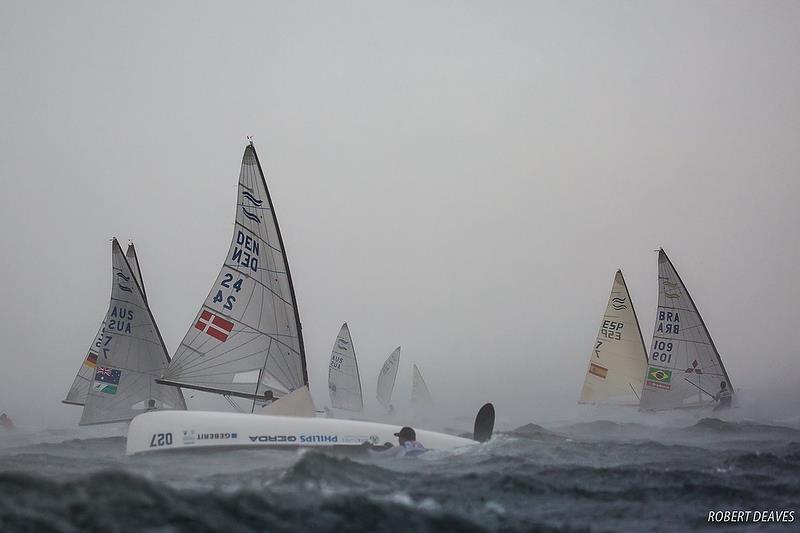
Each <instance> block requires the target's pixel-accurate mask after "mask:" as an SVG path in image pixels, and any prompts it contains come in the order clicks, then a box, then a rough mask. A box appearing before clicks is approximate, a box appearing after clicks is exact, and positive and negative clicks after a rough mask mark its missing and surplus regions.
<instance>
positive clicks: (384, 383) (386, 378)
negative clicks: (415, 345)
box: [377, 346, 400, 409]
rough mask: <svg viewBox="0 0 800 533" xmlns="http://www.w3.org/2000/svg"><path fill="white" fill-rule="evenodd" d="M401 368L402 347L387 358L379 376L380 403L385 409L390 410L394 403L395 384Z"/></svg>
mask: <svg viewBox="0 0 800 533" xmlns="http://www.w3.org/2000/svg"><path fill="white" fill-rule="evenodd" d="M399 367H400V347H399V346H398V347H397V348H395V350H394V351H393V352H392V353H391V354H390V355H389V357H387V358H386V361H385V362H384V363H383V366H382V367H381V373H380V374H378V391H377V396H378V402H380V404H381V405H382V406H383V408H384V409H389V408H390V407H391V403H392V391H394V383H395V381H396V380H397V369H398V368H399Z"/></svg>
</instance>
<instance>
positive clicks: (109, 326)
mask: <svg viewBox="0 0 800 533" xmlns="http://www.w3.org/2000/svg"><path fill="white" fill-rule="evenodd" d="M111 258H112V266H113V284H112V289H111V304H110V306H109V310H108V313H107V314H106V318H105V328H104V331H103V332H102V339H101V342H100V344H99V346H98V354H97V361H96V366H95V368H94V376H93V379H92V382H91V385H90V387H89V391H88V394H87V396H86V405H85V406H84V408H83V415H82V416H81V421H80V423H81V425H86V424H102V423H108V422H122V421H126V420H130V419H132V418H133V417H134V416H136V415H137V414H139V413H143V412H145V411H148V410H154V409H186V404H185V403H184V400H183V395H182V394H181V391H180V390H179V389H176V388H173V387H167V386H164V385H159V384H157V383H156V382H155V378H156V377H158V376H159V375H161V373H162V372H163V371H164V369H165V368H166V366H167V364H168V363H169V355H167V350H166V348H165V347H164V342H163V340H162V339H161V334H160V333H159V331H158V327H157V326H156V323H155V320H154V319H153V315H152V314H151V313H150V309H149V308H148V307H147V304H146V303H145V301H144V295H143V294H142V292H141V288H140V287H139V284H138V282H137V281H136V278H135V277H134V274H133V271H132V269H131V266H130V265H129V264H128V261H127V260H126V259H125V255H124V254H123V253H122V248H120V246H119V243H118V242H117V240H116V239H114V240H113V241H112V243H111Z"/></svg>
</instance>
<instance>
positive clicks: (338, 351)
mask: <svg viewBox="0 0 800 533" xmlns="http://www.w3.org/2000/svg"><path fill="white" fill-rule="evenodd" d="M328 391H329V392H330V396H331V405H332V406H333V407H334V408H336V409H344V410H347V411H358V412H360V411H362V410H363V409H364V402H363V399H362V397H361V378H360V377H359V375H358V362H357V361H356V351H355V348H354V347H353V339H352V337H351V336H350V328H348V327H347V323H344V324H342V329H340V330H339V335H337V336H336V341H334V343H333V350H331V361H330V364H329V365H328Z"/></svg>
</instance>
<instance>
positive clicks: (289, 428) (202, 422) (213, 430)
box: [126, 411, 477, 455]
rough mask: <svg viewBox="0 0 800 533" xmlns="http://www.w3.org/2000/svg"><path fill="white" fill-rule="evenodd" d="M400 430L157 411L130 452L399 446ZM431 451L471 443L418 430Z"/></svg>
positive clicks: (140, 423) (136, 425)
mask: <svg viewBox="0 0 800 533" xmlns="http://www.w3.org/2000/svg"><path fill="white" fill-rule="evenodd" d="M399 430H400V427H399V426H397V425H390V424H381V423H378V422H368V421H363V420H341V419H337V418H307V417H293V416H273V415H261V414H245V413H223V412H212V411H153V412H150V413H143V414H141V415H139V416H137V417H135V418H134V419H133V420H132V421H131V425H130V428H129V429H128V444H127V450H126V453H127V454H128V455H134V454H138V453H145V452H154V451H162V450H188V449H198V448H205V449H209V448H215V449H225V448H243V447H246V448H323V449H324V448H330V447H340V448H341V447H345V446H347V447H353V446H361V445H362V443H364V442H371V443H373V444H383V443H385V442H391V443H393V444H397V437H395V436H394V434H395V433H397V432H398V431H399ZM416 433H417V440H418V441H419V442H421V443H422V444H423V445H424V446H425V447H426V448H429V449H433V450H451V449H454V448H460V447H462V446H470V445H474V444H477V442H475V441H473V440H471V439H465V438H462V437H456V436H453V435H447V434H445V433H439V432H436V431H428V430H424V429H417V430H416Z"/></svg>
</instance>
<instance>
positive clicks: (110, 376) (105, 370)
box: [94, 366, 122, 385]
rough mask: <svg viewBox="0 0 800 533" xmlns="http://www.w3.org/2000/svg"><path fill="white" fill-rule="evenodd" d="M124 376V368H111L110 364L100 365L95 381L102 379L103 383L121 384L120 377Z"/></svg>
mask: <svg viewBox="0 0 800 533" xmlns="http://www.w3.org/2000/svg"><path fill="white" fill-rule="evenodd" d="M121 376H122V370H117V369H116V368H111V367H109V366H98V367H97V371H96V372H95V374H94V380H95V381H102V382H103V383H110V384H112V385H119V378H120V377H121Z"/></svg>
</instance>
